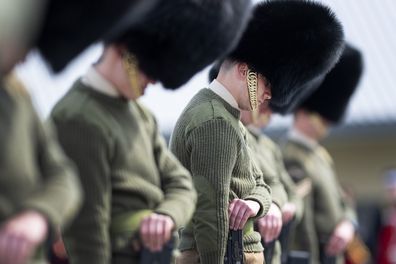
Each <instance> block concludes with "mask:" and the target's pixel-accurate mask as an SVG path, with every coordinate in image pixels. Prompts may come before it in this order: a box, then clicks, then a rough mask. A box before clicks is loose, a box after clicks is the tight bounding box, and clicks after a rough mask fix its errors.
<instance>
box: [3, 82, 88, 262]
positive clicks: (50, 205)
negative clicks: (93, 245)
mask: <svg viewBox="0 0 396 264" xmlns="http://www.w3.org/2000/svg"><path fill="white" fill-rule="evenodd" d="M16 86H18V85H16ZM0 120H1V122H0V146H1V149H0V226H1V225H2V224H3V223H4V222H5V221H7V220H9V218H10V217H12V216H14V215H16V214H18V213H20V212H21V211H24V210H36V211H38V212H40V213H41V214H43V215H44V217H45V218H46V219H47V221H48V223H49V225H50V232H49V233H51V232H52V234H55V231H56V230H57V229H58V228H59V227H63V225H65V224H67V223H68V222H69V221H70V220H71V218H72V217H73V216H74V215H75V214H76V213H77V210H78V208H79V204H80V199H81V189H80V184H79V181H78V179H77V176H76V173H75V169H74V167H73V166H72V164H71V163H70V162H69V160H68V159H66V157H65V155H64V154H63V152H62V150H61V149H60V147H59V145H58V143H57V142H56V140H55V138H54V136H53V135H52V134H51V133H50V130H49V127H47V126H45V127H44V126H43V125H42V123H41V121H40V120H39V118H38V116H37V114H36V112H35V110H34V108H33V106H32V104H31V102H30V99H29V96H28V94H27V93H26V92H25V91H23V88H20V87H14V86H13V85H10V84H7V85H5V84H4V83H1V84H0ZM52 239H53V238H52ZM47 250H48V248H47ZM45 257H46V256H44V254H42V255H37V256H36V259H34V260H33V259H32V260H31V262H29V263H34V264H38V263H47V261H46V260H45ZM0 262H1V260H0Z"/></svg>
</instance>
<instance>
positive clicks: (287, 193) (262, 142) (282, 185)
mask: <svg viewBox="0 0 396 264" xmlns="http://www.w3.org/2000/svg"><path fill="white" fill-rule="evenodd" d="M248 130H249V132H250V133H249V144H250V145H251V148H252V149H253V151H254V154H255V156H254V158H255V159H256V161H257V164H258V166H259V167H260V169H261V171H262V172H263V176H264V181H265V182H266V183H267V184H268V185H269V186H270V187H271V190H272V202H273V203H275V204H276V205H278V206H279V207H280V208H282V207H283V206H284V204H285V203H286V202H290V203H293V204H294V205H295V206H296V208H297V211H296V215H295V219H296V220H297V221H298V220H299V219H300V218H301V216H302V212H303V204H302V200H301V199H300V198H298V197H297V194H296V192H295V184H294V182H293V180H292V179H291V177H290V175H289V174H288V173H287V171H286V168H285V165H284V164H283V158H282V154H281V150H280V148H279V146H278V145H276V143H275V142H273V141H272V140H271V139H270V138H269V137H268V136H267V135H265V134H263V133H262V132H261V131H260V130H257V129H255V128H250V127H248ZM283 224H284V223H283ZM281 253H282V252H281V246H280V243H279V241H276V244H275V248H274V252H273V256H272V264H278V263H280V262H281ZM268 264H271V263H268Z"/></svg>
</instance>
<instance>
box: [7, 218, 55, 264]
mask: <svg viewBox="0 0 396 264" xmlns="http://www.w3.org/2000/svg"><path fill="white" fill-rule="evenodd" d="M47 232H48V224H47V221H46V219H45V218H44V216H43V215H41V214H40V213H38V212H35V211H25V212H23V213H20V214H19V215H16V216H15V217H13V218H11V219H9V220H8V221H7V222H5V223H4V225H3V226H2V227H1V229H0V262H1V264H25V263H27V262H28V260H29V258H30V257H31V256H32V255H33V253H34V251H35V250H36V248H37V246H39V245H40V244H41V243H42V242H43V241H44V239H45V238H46V236H47Z"/></svg>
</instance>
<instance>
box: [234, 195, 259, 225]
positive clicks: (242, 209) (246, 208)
mask: <svg viewBox="0 0 396 264" xmlns="http://www.w3.org/2000/svg"><path fill="white" fill-rule="evenodd" d="M259 210H260V204H259V203H257V202H255V201H253V200H242V199H234V200H232V201H231V203H230V204H229V206H228V215H229V217H230V229H233V230H238V229H243V227H244V226H245V224H246V221H247V220H248V219H249V218H250V217H253V216H256V215H257V213H258V211H259Z"/></svg>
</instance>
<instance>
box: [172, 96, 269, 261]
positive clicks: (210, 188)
mask: <svg viewBox="0 0 396 264" xmlns="http://www.w3.org/2000/svg"><path fill="white" fill-rule="evenodd" d="M239 115H240V112H239V110H238V109H235V108H233V107H232V106H231V105H230V104H228V103H227V102H226V101H224V100H223V99H222V98H221V97H220V96H218V95H217V94H215V93H214V92H212V91H211V90H209V89H202V90H201V91H200V92H199V93H198V94H196V95H195V96H194V97H193V99H192V100H191V101H190V103H189V104H188V105H187V107H186V108H185V109H184V111H183V113H182V115H181V116H180V118H179V120H178V121H177V124H176V127H175V130H174V131H173V135H172V138H171V150H172V151H173V152H174V153H175V155H176V156H177V157H178V158H179V160H180V161H181V162H182V164H183V165H184V166H185V167H186V168H187V169H189V170H190V172H191V174H192V176H193V180H194V184H195V187H196V189H197V192H198V202H197V209H196V211H195V213H194V216H193V219H192V222H190V224H189V225H188V226H186V228H184V230H183V231H182V235H181V245H180V249H181V250H186V249H192V248H196V249H197V250H198V252H199V256H200V261H201V263H205V264H206V263H215V264H219V263H223V261H224V260H223V258H224V254H225V249H226V244H227V235H228V230H229V216H228V205H229V202H230V201H231V200H232V199H234V198H240V199H250V200H254V201H256V202H258V203H259V204H260V211H259V212H258V214H257V216H256V217H260V216H262V215H263V214H265V213H266V212H267V211H268V209H269V206H270V204H271V193H270V189H269V187H268V185H266V184H265V183H264V181H263V178H262V173H261V172H260V170H259V169H258V167H257V165H255V164H254V162H253V160H252V158H251V157H252V156H251V155H252V153H251V150H250V149H249V148H248V146H247V138H246V136H247V131H246V129H245V128H244V127H243V125H242V123H241V122H240V121H239ZM243 240H244V250H245V252H259V251H261V250H262V249H263V248H262V246H261V245H260V234H259V233H257V232H253V233H251V234H247V235H245V236H244V238H243Z"/></svg>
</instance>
